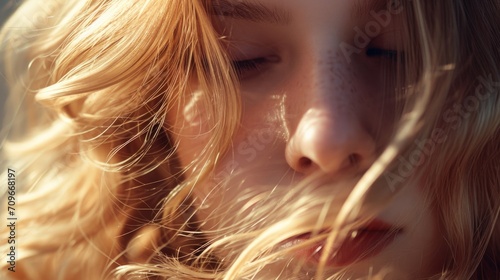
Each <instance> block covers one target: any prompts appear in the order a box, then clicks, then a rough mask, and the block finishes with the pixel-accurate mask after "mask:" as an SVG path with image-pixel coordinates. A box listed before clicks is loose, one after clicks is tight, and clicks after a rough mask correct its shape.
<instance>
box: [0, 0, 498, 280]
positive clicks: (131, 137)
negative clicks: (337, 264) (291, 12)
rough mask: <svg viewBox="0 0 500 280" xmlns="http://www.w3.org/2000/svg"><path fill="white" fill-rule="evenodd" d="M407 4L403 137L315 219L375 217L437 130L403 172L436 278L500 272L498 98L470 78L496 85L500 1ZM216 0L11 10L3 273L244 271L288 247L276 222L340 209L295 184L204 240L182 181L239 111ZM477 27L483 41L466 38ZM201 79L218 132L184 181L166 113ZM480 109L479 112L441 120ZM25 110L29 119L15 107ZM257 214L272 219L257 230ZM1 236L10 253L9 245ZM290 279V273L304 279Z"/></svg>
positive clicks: (207, 157)
mask: <svg viewBox="0 0 500 280" xmlns="http://www.w3.org/2000/svg"><path fill="white" fill-rule="evenodd" d="M404 3H405V7H407V8H406V9H405V13H406V14H407V17H408V19H409V22H411V23H415V24H413V25H409V26H407V29H408V30H407V34H408V35H407V36H408V38H407V40H403V44H404V45H405V49H406V50H408V51H407V53H406V57H407V64H406V66H405V67H406V70H407V71H406V72H407V74H408V75H407V77H406V79H407V80H405V81H399V83H400V84H401V86H402V85H407V84H411V85H412V87H408V88H405V90H404V91H400V92H398V94H399V95H401V97H402V99H403V100H404V101H403V103H402V104H401V108H402V109H400V110H401V112H402V120H401V124H400V126H399V129H398V130H397V131H396V132H395V137H394V141H393V143H392V144H391V145H390V146H389V147H388V148H387V150H386V151H385V152H384V153H383V154H382V155H381V156H380V158H379V159H378V160H377V162H375V164H374V165H373V166H372V168H371V169H370V170H369V171H368V172H367V173H366V174H365V176H364V177H363V178H361V180H360V182H359V183H358V184H357V186H356V188H355V189H354V190H353V192H352V193H350V194H349V196H348V197H346V200H345V201H346V202H345V204H344V205H343V207H342V208H339V209H336V210H335V212H338V213H339V216H338V217H333V218H331V217H329V218H325V219H324V221H321V222H322V223H339V222H341V221H346V220H349V219H351V218H352V217H354V216H355V215H358V214H359V212H360V211H365V210H366V209H364V208H363V207H362V206H363V205H376V206H375V208H376V209H378V210H380V209H381V208H382V207H383V205H384V204H385V203H387V202H388V201H389V200H390V199H391V198H392V197H394V195H395V193H397V190H399V189H400V187H399V185H400V184H399V183H402V182H403V181H405V180H407V179H408V176H406V175H402V174H400V172H399V171H398V168H399V166H400V165H398V161H397V158H398V157H403V158H405V157H406V158H407V157H411V155H412V153H413V152H414V151H415V148H416V145H415V142H414V141H415V139H416V138H417V136H418V137H419V139H431V140H432V139H434V138H433V136H432V135H433V133H434V132H436V131H439V132H442V134H443V135H445V136H446V137H445V138H441V139H440V140H442V141H435V143H434V144H435V145H439V152H434V153H432V161H430V160H427V161H424V163H423V164H420V163H419V164H418V165H419V166H418V168H415V169H416V170H415V172H414V174H412V175H411V177H412V178H413V177H419V176H420V177H423V176H422V174H426V176H425V177H423V178H424V179H425V180H426V184H425V185H426V186H427V189H426V193H427V194H428V197H429V200H430V201H432V203H433V205H434V206H435V208H436V211H437V213H438V215H439V217H440V221H441V223H442V225H443V229H444V233H443V234H444V236H445V238H446V240H447V242H448V243H449V244H450V246H449V250H450V256H451V257H450V260H449V263H448V264H447V266H446V267H444V268H443V272H442V273H441V274H440V275H437V276H436V277H438V278H446V279H456V278H474V279H483V278H495V276H496V277H497V278H498V277H500V276H499V275H498V273H499V272H498V271H497V266H498V263H500V225H499V224H498V222H497V221H498V215H499V211H500V199H498V198H499V197H500V187H499V185H500V184H499V183H500V167H499V161H498V158H499V157H500V146H499V145H500V144H499V143H500V100H499V96H498V91H495V90H494V87H495V85H494V84H490V85H491V87H490V88H487V86H484V87H483V89H484V91H481V90H479V91H476V87H478V85H479V82H480V81H484V80H486V81H488V79H490V78H489V77H491V80H492V81H493V82H495V81H496V80H499V81H500V72H499V69H498V67H497V61H499V54H498V51H496V46H498V45H499V44H498V43H500V42H499V36H498V34H499V31H500V30H496V29H494V28H496V26H500V25H498V23H499V22H498V21H499V20H498V19H497V18H498V15H499V14H500V11H499V8H500V7H499V5H498V4H496V2H488V3H486V2H483V3H470V1H469V2H467V1H451V0H450V1H405V2H404ZM209 4H210V1H201V0H200V1H195V0H193V1H185V0H168V1H166V0H150V1H121V0H111V1H97V0H94V1H91V0H88V1H58V0H52V1H44V2H43V3H42V2H41V1H36V0H31V1H30V0H27V1H25V2H24V3H23V4H22V5H21V6H20V7H19V9H18V10H17V11H16V13H15V14H14V15H13V16H12V17H11V18H10V19H9V21H8V22H7V23H6V25H5V27H4V29H3V31H2V33H1V38H2V52H3V58H4V64H5V67H6V74H7V80H8V81H9V83H10V85H11V88H10V95H9V106H8V108H9V109H10V110H11V111H12V112H10V113H9V114H8V115H9V116H10V119H7V121H6V124H7V125H6V126H4V129H3V131H2V132H3V134H2V135H5V136H7V135H8V136H9V138H8V139H7V138H5V139H6V140H4V141H3V142H2V152H3V155H2V156H3V158H4V160H2V167H3V168H4V169H3V170H6V169H7V167H8V168H11V169H14V170H16V173H17V178H18V186H19V188H23V189H22V194H18V199H17V201H18V204H17V206H16V210H17V211H16V213H17V215H18V216H19V221H17V225H18V229H19V232H18V237H17V241H18V244H19V246H17V254H18V255H17V257H18V258H17V264H16V272H15V273H9V272H6V271H7V269H6V268H7V267H8V264H5V263H4V264H3V267H2V271H1V272H0V274H5V276H7V277H10V278H14V279H15V278H17V279H41V278H40V277H41V276H40V273H43V277H44V278H46V279H60V278H61V279H62V278H64V279H66V278H74V279H79V278H85V279H101V278H112V277H117V276H119V277H131V278H133V277H138V278H141V277H144V278H146V277H153V276H158V277H164V278H167V279H169V278H171V279H235V278H237V277H239V278H244V277H251V276H252V275H256V274H257V273H259V272H260V271H262V267H263V266H264V265H265V264H266V263H269V262H272V261H280V260H279V255H280V254H283V253H284V252H286V250H284V251H283V252H275V251H271V249H270V248H271V247H272V246H270V245H269V244H271V245H276V244H278V243H279V242H281V241H283V240H284V239H286V237H282V236H284V235H283V233H284V232H288V233H287V234H288V237H290V236H293V235H294V234H297V233H301V232H304V229H306V228H307V229H308V230H310V229H311V228H312V229H314V228H315V227H316V224H317V223H318V218H317V216H318V210H317V209H322V207H323V206H325V205H326V208H332V209H333V208H334V206H333V205H332V198H331V194H328V193H323V192H324V190H323V189H318V190H317V191H312V192H309V193H302V192H301V191H300V188H297V190H295V191H292V192H291V193H290V194H287V195H284V194H280V193H272V194H269V196H268V197H267V199H266V200H265V201H263V202H262V203H260V204H258V205H253V206H255V207H257V206H258V207H260V209H261V210H260V211H258V212H257V213H254V214H253V216H250V217H248V219H246V220H245V219H244V220H243V221H242V223H241V224H238V225H236V226H239V227H241V229H240V231H239V232H238V234H235V235H233V236H228V237H225V238H222V237H221V238H220V239H219V240H205V237H204V235H203V233H202V232H200V231H199V229H198V226H199V225H198V224H197V221H196V219H195V212H196V209H193V205H192V201H191V198H190V192H191V190H192V188H193V187H194V186H195V184H196V182H197V181H201V180H203V179H204V178H207V177H208V176H210V175H209V174H210V173H211V171H212V170H213V168H214V167H215V166H216V164H217V159H218V158H219V157H220V156H221V155H222V154H223V153H224V151H226V150H227V149H228V148H229V145H230V143H231V136H232V134H233V132H234V131H235V130H236V127H237V125H238V123H239V115H240V111H241V110H240V100H239V97H238V92H237V89H238V84H237V79H236V75H235V73H234V70H233V69H232V68H231V66H230V60H229V58H228V57H227V55H226V54H225V52H224V51H223V48H222V47H221V39H220V38H218V34H216V32H215V31H214V30H213V27H212V25H211V22H210V17H209V13H207V11H208V9H209V6H210V5H209ZM26 15H40V16H37V17H31V16H26ZM435 19H439V21H438V22H437V23H436V22H435ZM466 23H468V24H466ZM14 26H15V27H18V28H22V30H21V32H20V30H19V29H16V28H13V27H14ZM475 34H481V38H478V39H477V40H471V39H472V38H475ZM414 42H418V43H417V44H415V43H414ZM20 61H21V62H20ZM415 65H418V66H419V67H418V70H417V71H415V68H417V67H414V66H415ZM193 78H196V80H197V81H198V82H199V84H200V87H201V89H202V90H203V91H204V92H207V93H209V96H210V98H209V99H208V101H207V102H206V103H205V104H203V105H202V106H204V108H206V110H207V112H208V113H207V115H208V117H207V120H206V121H207V122H208V124H209V125H210V127H211V128H212V130H213V136H212V137H211V138H210V139H209V142H208V144H207V145H206V148H205V149H204V151H203V153H202V155H200V157H199V160H198V161H196V162H193V163H192V165H193V166H195V169H196V170H197V171H198V173H197V175H196V177H195V178H186V176H185V175H184V170H183V169H181V168H180V164H179V163H178V160H177V158H176V147H177V143H174V142H173V140H172V139H171V137H170V136H169V129H168V128H169V124H168V123H166V115H167V113H168V112H169V111H170V110H172V108H174V107H175V106H178V104H179V103H180V102H179V101H180V100H182V98H184V97H183V95H184V94H185V93H186V92H188V91H189V81H190V79H193ZM483 84H487V83H483ZM471 92H473V95H471ZM476 92H479V94H477V95H474V93H476ZM474 97H475V98H476V99H473V98H474ZM471 98H472V99H471ZM470 102H472V103H474V106H473V108H474V109H473V110H471V111H470V112H468V113H469V114H467V115H464V114H458V113H457V114H454V113H452V114H448V115H450V116H449V118H447V117H446V116H445V117H443V116H444V115H445V114H447V112H450V110H451V112H455V108H456V106H457V104H458V106H462V107H464V106H468V107H467V108H469V105H470V104H469V103H470ZM38 104H41V105H42V106H43V107H41V106H39V105H38ZM476 104H477V106H476ZM221 108H223V109H221ZM464 108H465V107H464ZM20 110H24V112H26V113H23V114H20V113H16V112H18V111H20ZM165 128H166V130H167V133H165V131H164V130H165ZM471 135H474V137H471ZM443 139H444V140H443ZM430 156H431V155H429V157H430ZM414 167H415V166H414ZM398 172H399V173H398ZM384 174H393V175H395V176H396V177H394V176H393V177H391V178H392V179H394V178H396V182H397V183H396V184H395V186H394V188H395V191H394V192H392V193H387V192H386V195H383V196H380V195H379V196H377V195H375V193H376V192H377V191H379V190H380V189H379V188H377V186H378V185H379V184H378V182H379V181H380V180H383V179H384V178H387V177H384ZM3 176H4V178H5V176H6V174H4V175H3ZM316 179H318V178H311V182H314V181H315V180H316ZM311 182H309V183H311ZM299 197H300V198H302V199H298V198H299ZM273 198H274V202H275V203H274V204H272V205H271V204H269V203H268V202H269V201H273V200H272V199H273ZM3 201H5V199H4V200H3ZM276 201H278V202H277V203H276ZM311 209H312V210H313V211H310V210H311ZM457 209H463V211H457ZM329 211H330V210H329ZM266 213H275V214H273V215H268V214H266ZM250 220H252V221H254V225H256V223H255V221H262V220H265V221H266V222H265V223H263V224H262V227H261V228H260V229H258V230H254V229H252V228H250V227H249V225H250ZM257 228H259V227H257ZM4 230H5V229H4ZM2 232H3V231H2ZM341 234H342V233H335V234H332V235H330V236H328V238H329V239H328V240H330V242H331V241H332V240H333V239H334V238H336V237H335V235H341ZM221 235H222V234H221ZM279 238H281V239H279ZM318 238H325V237H324V236H322V237H321V236H319V235H318ZM278 239H279V240H278ZM0 246H2V247H1V248H2V252H4V250H6V251H8V249H9V248H8V246H6V245H5V244H1V245H0ZM221 246H229V247H230V248H231V247H233V248H238V250H235V251H234V252H240V253H238V254H237V255H236V256H234V258H228V259H229V260H230V261H224V260H219V259H217V258H216V257H214V256H213V254H212V252H213V251H214V250H217V248H220V247H221ZM325 255H326V254H325ZM320 270H321V268H320ZM295 272H296V271H294V272H293V273H295ZM293 273H292V274H291V275H290V276H289V278H290V279H292V277H300V275H298V274H297V275H295V274H293ZM325 273H326V272H325ZM322 274H323V271H320V272H318V275H319V276H317V277H318V278H319V277H322ZM332 277H334V276H332Z"/></svg>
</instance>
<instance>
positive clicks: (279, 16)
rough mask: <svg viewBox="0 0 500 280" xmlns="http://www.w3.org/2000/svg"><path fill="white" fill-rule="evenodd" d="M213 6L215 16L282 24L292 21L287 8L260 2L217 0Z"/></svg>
mask: <svg viewBox="0 0 500 280" xmlns="http://www.w3.org/2000/svg"><path fill="white" fill-rule="evenodd" d="M211 8H212V15H215V16H221V17H230V18H234V19H242V20H248V21H253V22H267V23H274V24H281V25H287V24H289V23H290V14H289V13H288V12H286V11H285V10H283V9H279V8H278V7H269V6H266V5H264V4H261V3H258V2H250V1H243V0H236V1H230V0H215V1H213V4H212V7H211Z"/></svg>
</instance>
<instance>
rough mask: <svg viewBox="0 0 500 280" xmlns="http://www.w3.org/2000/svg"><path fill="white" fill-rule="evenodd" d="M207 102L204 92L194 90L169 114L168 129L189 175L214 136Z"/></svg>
mask: <svg viewBox="0 0 500 280" xmlns="http://www.w3.org/2000/svg"><path fill="white" fill-rule="evenodd" d="M205 103H206V101H205V100H204V93H203V92H202V91H194V92H192V93H189V94H186V95H185V96H183V97H182V98H181V100H180V101H178V102H177V104H175V105H174V106H173V108H172V110H170V111H169V112H168V114H167V123H168V124H169V127H166V129H167V130H168V131H169V133H170V135H171V136H172V138H173V140H174V143H175V144H174V145H175V146H176V147H177V149H176V153H177V156H178V158H179V160H180V162H181V165H182V167H183V168H186V172H187V175H191V174H192V172H193V167H191V165H192V163H194V162H196V160H198V159H199V158H200V156H202V152H203V150H204V148H205V147H206V145H207V143H208V141H209V139H210V137H211V136H212V135H211V129H210V124H209V122H208V120H209V114H208V112H207V111H206V110H205V108H204V106H203V104H205ZM188 167H189V168H188Z"/></svg>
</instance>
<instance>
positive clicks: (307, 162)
mask: <svg viewBox="0 0 500 280" xmlns="http://www.w3.org/2000/svg"><path fill="white" fill-rule="evenodd" d="M312 164H313V162H312V160H311V159H309V158H307V157H301V158H300V159H299V166H300V167H301V168H303V169H309V167H311V165H312Z"/></svg>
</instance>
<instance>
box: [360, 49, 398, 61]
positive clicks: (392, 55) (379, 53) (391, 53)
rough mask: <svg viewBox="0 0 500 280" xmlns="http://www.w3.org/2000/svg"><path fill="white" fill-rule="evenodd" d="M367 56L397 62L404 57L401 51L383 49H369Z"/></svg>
mask: <svg viewBox="0 0 500 280" xmlns="http://www.w3.org/2000/svg"><path fill="white" fill-rule="evenodd" d="M366 56H368V57H384V58H388V59H391V60H397V59H398V58H400V57H401V56H402V52H401V51H397V50H386V49H381V48H369V49H367V50H366Z"/></svg>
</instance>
